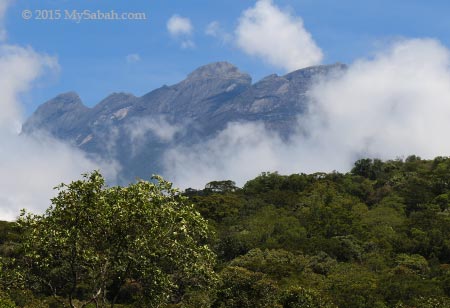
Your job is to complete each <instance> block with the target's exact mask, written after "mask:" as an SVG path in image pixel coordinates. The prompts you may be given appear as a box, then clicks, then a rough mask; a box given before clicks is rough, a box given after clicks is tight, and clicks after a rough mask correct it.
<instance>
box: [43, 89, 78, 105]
mask: <svg viewBox="0 0 450 308" xmlns="http://www.w3.org/2000/svg"><path fill="white" fill-rule="evenodd" d="M47 103H60V104H80V103H81V104H82V103H83V102H82V101H81V98H80V96H79V95H78V93H76V92H74V91H70V92H66V93H61V94H59V95H57V96H56V97H54V98H53V99H51V100H49V101H48V102H47Z"/></svg>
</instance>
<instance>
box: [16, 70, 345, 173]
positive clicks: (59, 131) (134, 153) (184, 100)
mask: <svg viewBox="0 0 450 308" xmlns="http://www.w3.org/2000/svg"><path fill="white" fill-rule="evenodd" d="M345 68H346V66H345V65H343V64H333V65H323V66H314V67H308V68H304V69H300V70H297V71H294V72H292V73H289V74H287V75H284V76H278V75H275V74H274V75H270V76H267V77H265V78H263V79H262V80H260V81H258V82H256V83H252V78H251V77H250V75H248V74H246V73H243V72H241V71H240V70H239V69H238V68H237V67H236V66H234V65H232V64H230V63H227V62H217V63H211V64H208V65H205V66H202V67H200V68H198V69H196V70H195V71H193V72H192V73H191V74H189V75H188V76H187V78H186V79H185V80H183V81H181V82H179V83H177V84H175V85H172V86H163V87H161V88H159V89H156V90H153V91H151V92H149V93H147V94H145V95H143V96H141V97H136V96H134V95H132V94H128V93H113V94H111V95H109V96H108V97H106V98H105V99H103V100H102V101H101V102H100V103H98V104H97V105H95V106H94V107H92V108H89V107H87V106H85V105H83V102H82V101H81V99H80V97H79V96H78V95H77V94H76V93H74V92H69V93H64V94H60V95H58V96H56V97H55V98H53V99H51V100H49V101H48V102H46V103H44V104H42V105H41V106H39V108H38V109H37V110H36V111H35V112H34V113H33V114H32V115H31V116H30V118H29V119H28V120H27V121H26V122H25V123H24V125H23V127H22V133H24V134H32V133H34V132H36V131H46V132H48V133H50V134H51V135H53V136H54V137H56V138H58V139H60V140H63V141H66V142H69V143H70V144H72V145H73V146H76V147H78V148H80V149H82V150H83V151H85V152H87V153H89V154H93V155H98V156H100V157H102V158H106V159H115V160H117V161H118V162H119V163H120V164H121V165H122V167H123V173H122V175H121V176H122V179H123V180H132V179H134V178H135V177H142V178H147V177H148V176H149V175H150V174H152V173H159V172H161V171H162V168H163V166H162V159H161V158H162V155H164V152H165V151H166V150H167V149H169V148H170V147H171V146H172V145H174V144H177V145H180V144H182V145H192V144H195V143H198V142H200V141H204V140H207V139H208V138H212V137H213V136H214V135H215V134H217V133H218V132H219V131H221V130H222V129H224V128H225V127H226V125H227V124H228V123H231V122H244V121H260V122H263V123H264V124H265V125H266V127H267V128H269V129H272V130H276V131H277V132H278V133H280V135H281V136H283V137H288V136H289V134H290V133H292V127H294V124H295V121H296V119H297V116H298V115H299V114H301V113H302V112H304V111H305V108H306V107H307V98H306V93H307V90H308V88H309V86H310V85H311V84H312V83H313V82H314V81H315V80H316V79H317V78H319V77H323V76H326V75H329V74H332V73H333V72H336V71H341V70H345Z"/></svg>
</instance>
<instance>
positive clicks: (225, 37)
mask: <svg viewBox="0 0 450 308" xmlns="http://www.w3.org/2000/svg"><path fill="white" fill-rule="evenodd" d="M205 34H206V35H208V36H212V37H215V38H218V39H220V40H221V41H222V42H223V43H228V42H230V41H231V40H232V38H233V36H232V35H231V34H229V33H227V32H226V31H225V30H223V29H222V26H221V25H220V23H219V22H218V21H213V22H210V23H209V24H208V25H207V26H206V29H205Z"/></svg>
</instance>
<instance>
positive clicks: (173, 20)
mask: <svg viewBox="0 0 450 308" xmlns="http://www.w3.org/2000/svg"><path fill="white" fill-rule="evenodd" d="M167 30H168V31H169V33H170V35H171V36H172V37H174V38H175V39H177V40H179V41H180V45H181V48H184V49H187V48H194V47H195V43H194V41H192V39H191V36H192V32H193V31H194V27H193V26H192V23H191V20H190V19H189V18H186V17H182V16H179V15H176V14H175V15H173V16H172V17H170V19H169V20H168V21H167Z"/></svg>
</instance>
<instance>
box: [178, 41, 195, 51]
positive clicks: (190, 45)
mask: <svg viewBox="0 0 450 308" xmlns="http://www.w3.org/2000/svg"><path fill="white" fill-rule="evenodd" d="M181 48H183V49H192V48H195V43H194V42H193V41H191V40H184V41H182V42H181Z"/></svg>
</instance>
